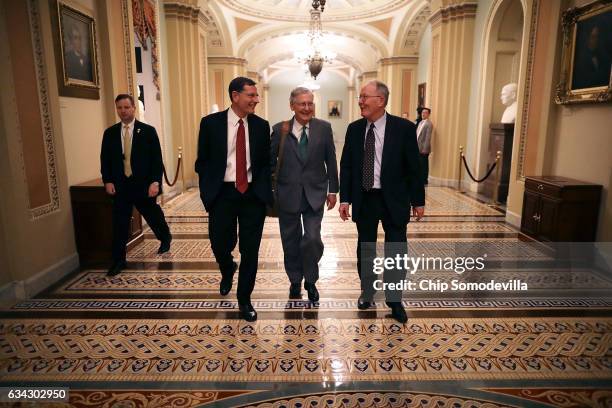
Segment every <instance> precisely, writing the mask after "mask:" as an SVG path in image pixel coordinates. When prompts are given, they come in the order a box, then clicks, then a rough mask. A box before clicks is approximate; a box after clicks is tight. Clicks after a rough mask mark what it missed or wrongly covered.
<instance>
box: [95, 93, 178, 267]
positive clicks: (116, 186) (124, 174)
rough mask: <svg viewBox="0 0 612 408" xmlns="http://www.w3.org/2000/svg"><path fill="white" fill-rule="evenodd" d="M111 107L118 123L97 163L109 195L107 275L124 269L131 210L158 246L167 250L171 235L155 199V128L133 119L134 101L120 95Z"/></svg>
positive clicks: (158, 161)
mask: <svg viewBox="0 0 612 408" xmlns="http://www.w3.org/2000/svg"><path fill="white" fill-rule="evenodd" d="M115 108H116V110H117V115H119V118H121V122H119V123H116V124H114V125H113V126H111V127H109V128H108V129H106V130H105V131H104V137H103V139H102V151H101V153H100V164H101V172H102V181H103V182H104V187H105V189H106V192H107V193H108V194H109V195H111V196H113V263H112V265H111V267H110V268H109V270H108V275H109V276H114V275H117V274H118V273H120V272H121V270H122V269H123V268H125V266H126V263H125V257H126V249H125V247H126V244H127V241H128V234H129V228H130V219H131V216H132V207H133V206H135V207H136V209H137V210H138V212H139V213H140V214H141V215H142V216H143V217H144V219H145V220H146V221H147V224H149V226H150V227H151V230H153V233H154V234H155V236H156V237H157V239H158V240H160V241H161V245H160V247H159V250H158V251H157V253H158V254H163V253H164V252H167V251H168V250H169V249H170V242H171V241H172V235H170V229H169V228H168V224H166V220H165V218H164V213H163V211H162V209H161V207H160V206H159V205H158V204H157V201H156V198H157V196H158V195H159V194H161V189H162V172H163V164H162V154H161V147H160V145H159V138H158V137H157V132H156V131H155V128H154V127H152V126H149V125H147V124H146V123H142V122H139V121H137V120H136V119H135V117H134V114H135V112H136V107H135V106H134V98H133V97H132V96H131V95H128V94H120V95H118V96H117V97H116V98H115Z"/></svg>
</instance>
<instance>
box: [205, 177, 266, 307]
mask: <svg viewBox="0 0 612 408" xmlns="http://www.w3.org/2000/svg"><path fill="white" fill-rule="evenodd" d="M265 219H266V205H265V204H264V203H263V202H262V201H261V200H260V199H259V198H257V197H256V196H255V194H254V193H253V192H252V191H251V189H250V187H249V189H248V190H247V191H246V192H245V193H244V194H241V193H240V192H239V191H238V190H236V187H235V186H234V183H223V187H222V188H221V191H220V192H219V196H218V197H217V199H216V200H215V202H214V203H213V205H212V207H211V209H210V214H209V217H208V232H209V237H210V245H211V247H212V250H213V253H214V254H215V259H216V260H217V263H218V264H219V270H220V271H221V275H222V276H223V277H224V278H231V275H232V273H233V267H232V266H233V262H234V257H233V256H232V251H233V250H234V248H236V243H237V242H238V238H240V245H239V250H240V270H239V276H238V290H237V297H238V301H239V302H248V301H250V300H251V293H252V292H253V288H254V287H255V277H256V276H257V262H258V260H259V245H260V243H261V234H262V232H263V226H264V221H265ZM238 226H240V228H238ZM238 231H239V233H238Z"/></svg>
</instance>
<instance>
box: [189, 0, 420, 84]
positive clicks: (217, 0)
mask: <svg viewBox="0 0 612 408" xmlns="http://www.w3.org/2000/svg"><path fill="white" fill-rule="evenodd" d="M199 2H200V8H201V9H202V10H203V11H204V12H205V13H206V15H207V17H208V18H209V19H211V21H213V22H214V24H212V25H211V26H209V27H214V35H215V46H212V44H210V41H209V53H210V54H211V55H219V56H236V57H239V58H244V59H245V60H247V61H248V70H249V71H256V72H259V73H260V74H261V75H262V76H264V77H266V78H267V77H268V76H269V75H270V73H271V72H278V71H279V70H287V69H292V68H293V69H295V68H298V67H300V66H301V65H300V64H299V63H298V61H297V60H296V59H295V58H294V57H293V53H294V51H300V50H304V49H305V48H307V47H308V45H309V44H308V41H307V39H306V33H307V32H308V22H309V18H310V9H311V3H312V0H199ZM428 16H429V0H327V3H326V5H325V11H324V12H323V14H322V23H323V31H324V40H323V44H322V48H323V49H325V50H328V51H332V52H334V53H336V55H337V58H336V60H335V62H334V64H331V65H327V66H326V69H333V70H336V71H337V72H338V73H340V74H341V75H342V76H343V77H345V78H347V81H349V82H351V80H352V79H353V77H354V76H355V75H360V74H361V73H363V72H367V71H373V70H376V68H377V64H378V60H380V59H381V58H387V57H391V56H416V55H417V54H418V44H419V42H420V39H421V36H422V33H423V31H424V29H425V26H426V25H427V19H428ZM220 44H221V45H220Z"/></svg>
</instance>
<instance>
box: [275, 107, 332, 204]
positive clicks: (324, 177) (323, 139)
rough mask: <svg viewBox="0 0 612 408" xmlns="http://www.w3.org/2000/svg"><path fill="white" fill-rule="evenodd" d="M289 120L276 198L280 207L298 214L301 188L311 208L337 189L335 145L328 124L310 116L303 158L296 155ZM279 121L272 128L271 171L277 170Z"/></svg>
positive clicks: (323, 201)
mask: <svg viewBox="0 0 612 408" xmlns="http://www.w3.org/2000/svg"><path fill="white" fill-rule="evenodd" d="M294 120H295V119H291V121H290V122H289V130H290V131H289V133H288V134H287V136H286V138H285V145H284V148H283V159H282V163H281V167H280V169H279V174H278V175H275V176H276V177H278V178H277V180H278V187H277V190H278V191H277V194H276V199H277V200H278V207H279V209H280V210H282V211H285V212H290V213H297V212H299V210H300V206H301V203H302V188H303V189H304V192H305V194H306V199H307V200H308V203H309V204H310V206H311V207H312V208H313V210H318V209H319V208H321V207H322V206H323V205H324V204H325V200H326V198H327V193H328V192H329V193H337V192H338V164H337V161H336V147H335V146H334V136H333V132H332V128H331V125H330V124H329V122H325V121H323V120H320V119H315V118H313V119H311V120H310V122H309V124H308V149H307V155H306V160H305V161H304V160H302V158H301V156H300V154H299V146H298V143H299V142H298V139H297V137H296V136H295V135H294V134H293V133H292V132H291V130H292V129H293V121H294ZM282 125H283V122H279V123H277V124H276V125H274V127H273V128H272V129H273V131H272V142H271V148H270V158H271V160H270V167H271V171H272V172H274V171H275V170H276V161H277V158H278V149H279V147H280V146H279V145H280V136H281V128H282Z"/></svg>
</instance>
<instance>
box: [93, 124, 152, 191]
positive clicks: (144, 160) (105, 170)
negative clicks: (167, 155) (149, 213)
mask: <svg viewBox="0 0 612 408" xmlns="http://www.w3.org/2000/svg"><path fill="white" fill-rule="evenodd" d="M121 130H122V129H121V122H119V123H116V124H114V125H113V126H111V127H109V128H108V129H106V130H105V131H104V136H103V138H102V151H101V153H100V164H101V173H102V181H104V183H114V184H115V188H116V189H117V191H118V192H121V189H122V188H123V186H124V185H125V181H126V179H127V178H126V177H125V171H124V168H123V140H122V138H121ZM130 165H131V167H132V177H133V179H134V181H135V182H136V185H137V186H138V188H139V190H141V191H142V192H143V193H144V194H147V192H148V189H149V186H150V185H151V183H153V182H155V181H157V182H158V183H159V192H160V194H161V190H162V173H163V164H162V153H161V147H160V145H159V138H158V137H157V132H156V131H155V128H154V127H153V126H150V125H147V124H146V123H142V122H139V121H137V120H136V121H134V132H133V134H132V153H131V155H130Z"/></svg>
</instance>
